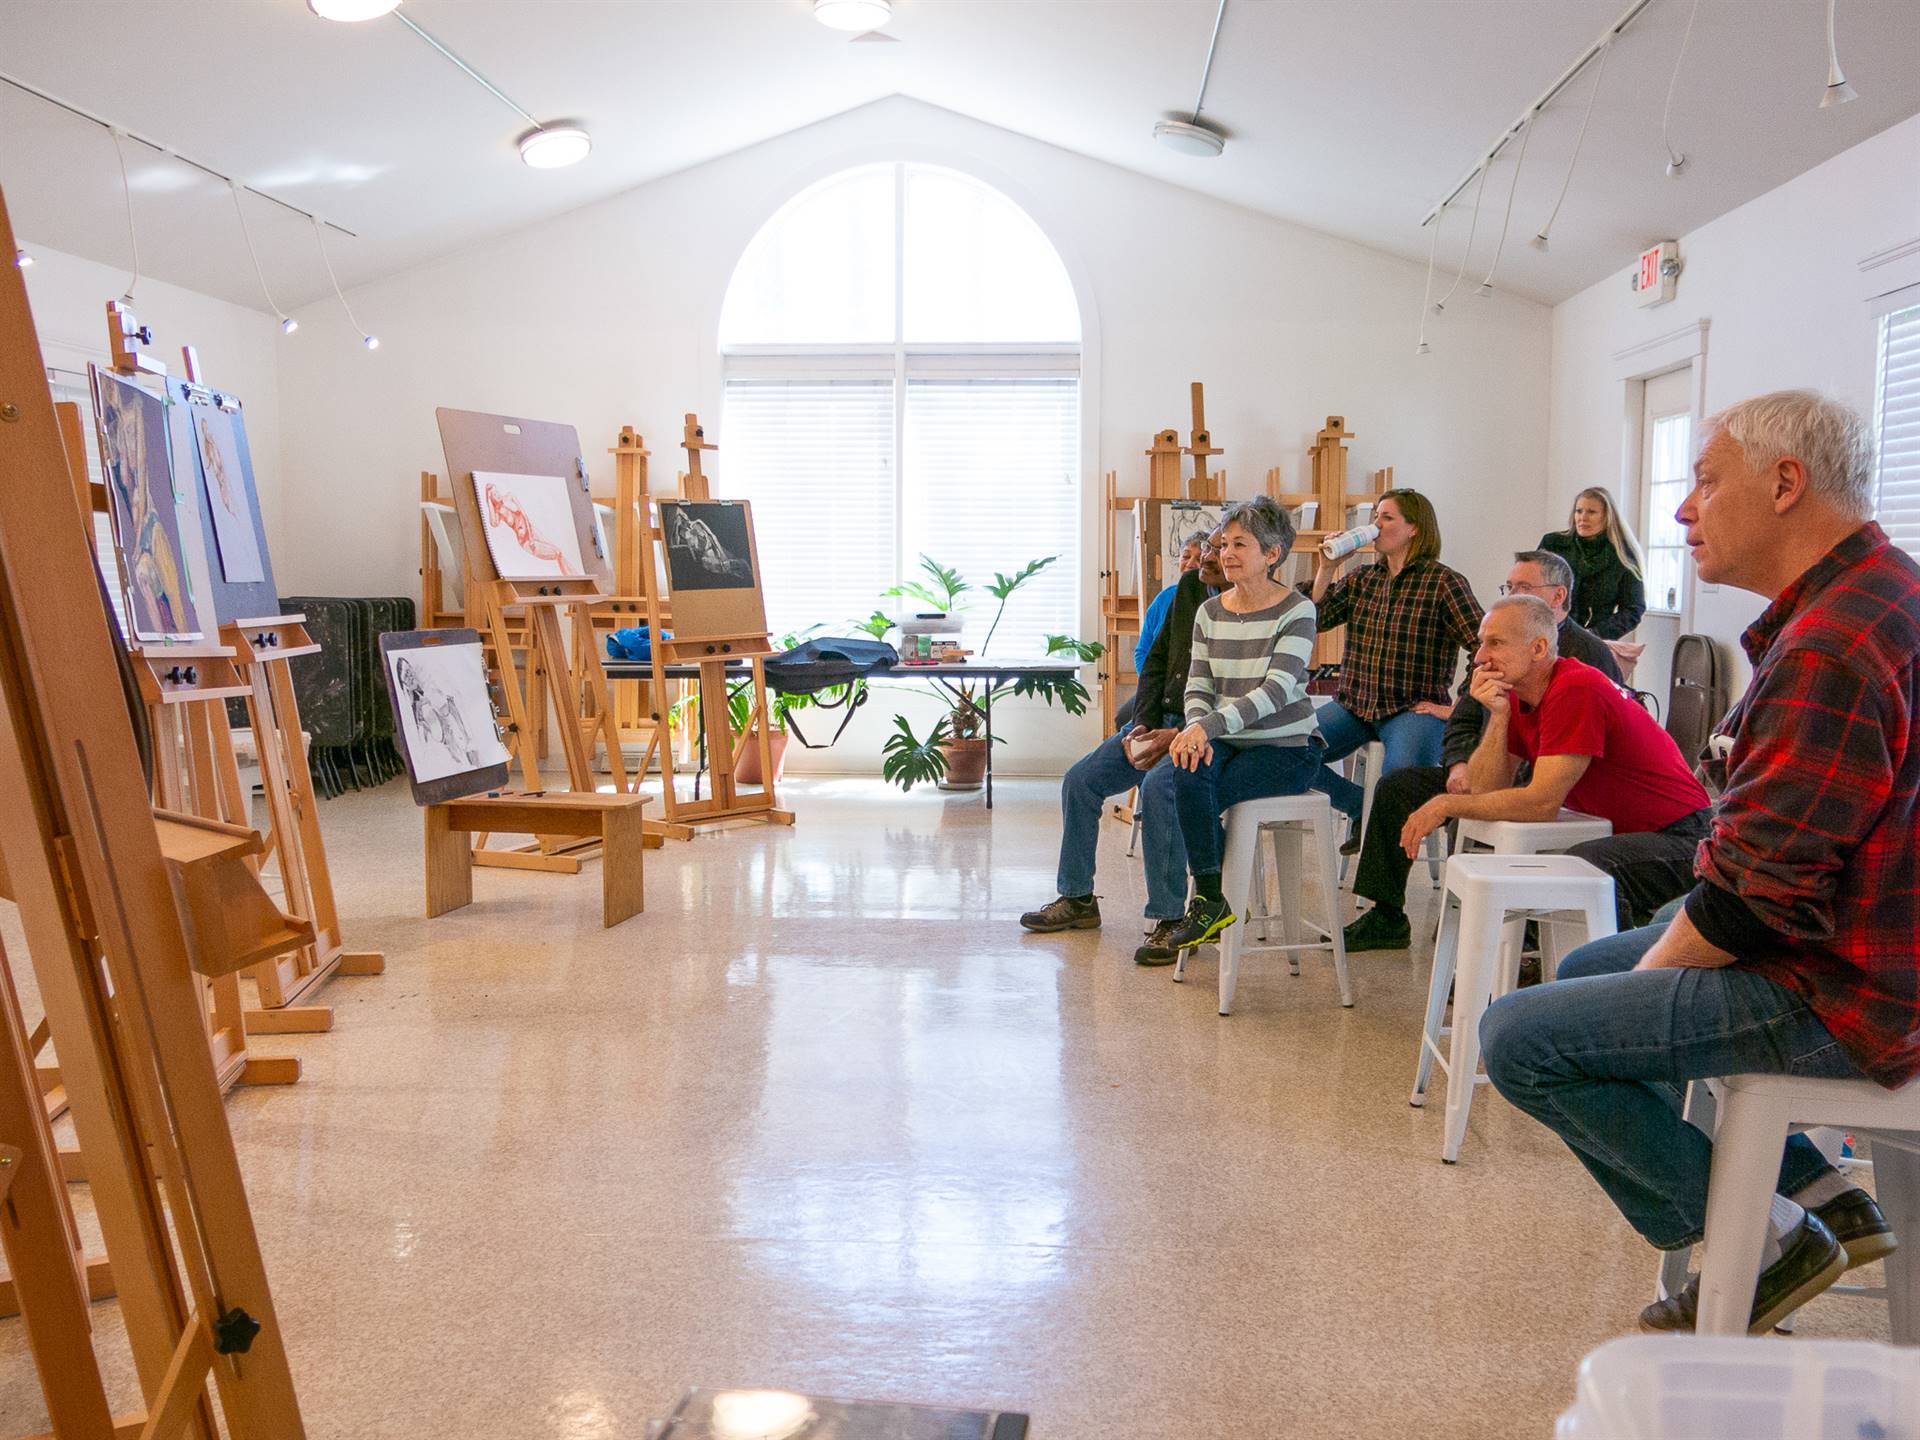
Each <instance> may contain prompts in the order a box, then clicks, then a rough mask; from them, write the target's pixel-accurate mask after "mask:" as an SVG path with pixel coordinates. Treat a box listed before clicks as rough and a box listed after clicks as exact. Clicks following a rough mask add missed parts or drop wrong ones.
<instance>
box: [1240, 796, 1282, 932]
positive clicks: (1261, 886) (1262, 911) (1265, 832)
mask: <svg viewBox="0 0 1920 1440" xmlns="http://www.w3.org/2000/svg"><path fill="white" fill-rule="evenodd" d="M1275 828H1276V827H1274V826H1271V825H1263V826H1261V827H1260V833H1259V834H1258V835H1256V836H1254V837H1253V883H1252V886H1251V888H1250V889H1249V890H1248V899H1247V908H1246V910H1245V911H1243V912H1242V913H1241V916H1240V918H1241V919H1242V920H1246V921H1251V922H1253V923H1254V924H1256V925H1257V926H1258V927H1259V939H1260V943H1261V944H1263V945H1264V944H1267V943H1268V942H1270V941H1271V940H1272V939H1273V907H1272V906H1271V905H1269V904H1268V903H1267V869H1268V866H1269V865H1271V866H1272V867H1273V868H1274V869H1276V870H1277V869H1278V868H1279V865H1280V856H1279V853H1278V851H1277V850H1275V851H1274V853H1273V854H1272V855H1271V856H1269V855H1268V851H1269V850H1271V849H1273V845H1274V842H1273V840H1272V838H1271V837H1272V834H1273V831H1274V829H1275ZM1280 898H1281V901H1282V902H1283V903H1284V902H1285V900H1286V891H1284V890H1282V891H1281V892H1280ZM1247 933H1248V934H1249V935H1251V934H1252V933H1253V932H1252V931H1248V932H1247Z"/></svg>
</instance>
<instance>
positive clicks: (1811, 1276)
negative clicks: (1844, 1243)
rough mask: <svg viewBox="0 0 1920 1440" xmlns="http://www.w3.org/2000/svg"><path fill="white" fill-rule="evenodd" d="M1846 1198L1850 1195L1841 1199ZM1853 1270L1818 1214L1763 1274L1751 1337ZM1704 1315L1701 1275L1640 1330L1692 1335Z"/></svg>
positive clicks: (1647, 1316)
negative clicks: (1701, 1296)
mask: <svg viewBox="0 0 1920 1440" xmlns="http://www.w3.org/2000/svg"><path fill="white" fill-rule="evenodd" d="M1837 1198H1844V1197H1837ZM1846 1268H1847V1252H1846V1251H1845V1250H1844V1249H1842V1248H1841V1245H1840V1242H1839V1241H1838V1240H1836V1239H1834V1238H1833V1232H1832V1231H1831V1230H1829V1229H1828V1228H1827V1227H1826V1223H1825V1222H1824V1221H1823V1220H1821V1218H1820V1216H1819V1215H1818V1214H1817V1213H1815V1212H1814V1211H1811V1210H1809V1211H1808V1212H1807V1216H1806V1218H1805V1219H1804V1220H1802V1221H1801V1222H1800V1224H1799V1225H1798V1226H1797V1227H1796V1228H1795V1229H1794V1232H1793V1233H1792V1234H1791V1235H1789V1236H1788V1237H1787V1238H1786V1242H1785V1244H1784V1246H1783V1247H1782V1249H1781V1252H1780V1258H1779V1259H1778V1260H1776V1261H1774V1262H1773V1264H1771V1265H1769V1266H1768V1267H1767V1268H1766V1269H1764V1270H1762V1271H1761V1272H1760V1280H1759V1283H1758V1284H1757V1285H1756V1286H1755V1287H1754V1292H1753V1313H1752V1314H1751V1315H1750V1316H1749V1317H1748V1319H1747V1333H1748V1334H1749V1335H1764V1334H1766V1333H1767V1332H1768V1331H1769V1330H1771V1329H1773V1327H1774V1326H1775V1325H1778V1324H1779V1323H1780V1322H1781V1321H1782V1320H1784V1319H1786V1318H1787V1316H1789V1315H1791V1314H1792V1313H1793V1312H1794V1311H1796V1310H1798V1309H1799V1308H1800V1307H1801V1306H1802V1305H1804V1304H1806V1303H1807V1302H1808V1301H1809V1300H1811V1299H1813V1297H1814V1296H1816V1295H1818V1294H1819V1293H1820V1292H1821V1291H1822V1290H1825V1289H1826V1288H1827V1287H1828V1286H1829V1285H1831V1284H1833V1282H1834V1281H1836V1280H1838V1279H1839V1278H1840V1276H1841V1273H1842V1272H1843V1271H1845V1270H1846ZM1699 1313H1700V1277H1699V1276H1698V1275H1689V1276H1688V1277H1687V1283H1686V1285H1685V1286H1683V1287H1682V1288H1681V1290H1680V1293H1679V1294H1677V1295H1669V1296H1668V1297H1667V1298H1666V1299H1664V1300H1656V1301H1654V1302H1653V1304H1651V1305H1649V1306H1647V1308H1646V1309H1644V1310H1642V1311H1641V1312H1640V1328H1641V1329H1642V1330H1644V1331H1646V1332H1647V1333H1648V1334H1650V1335H1666V1334H1679V1333H1689V1334H1690V1333H1691V1332H1692V1331H1693V1329H1694V1326H1695V1323H1696V1322H1697V1320H1698V1317H1699Z"/></svg>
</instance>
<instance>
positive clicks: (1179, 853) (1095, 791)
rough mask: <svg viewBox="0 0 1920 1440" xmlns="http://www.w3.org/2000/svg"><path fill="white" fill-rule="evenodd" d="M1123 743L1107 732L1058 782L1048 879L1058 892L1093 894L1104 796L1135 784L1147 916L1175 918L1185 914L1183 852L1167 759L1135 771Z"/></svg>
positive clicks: (1119, 793)
mask: <svg viewBox="0 0 1920 1440" xmlns="http://www.w3.org/2000/svg"><path fill="white" fill-rule="evenodd" d="M1124 745H1125V737H1124V736H1121V735H1109V736H1108V737H1107V738H1106V739H1105V740H1102V741H1101V742H1100V743H1099V744H1098V745H1096V746H1095V747H1094V748H1093V749H1092V750H1091V751H1089V752H1088V753H1087V754H1085V755H1083V756H1081V757H1080V759H1079V760H1077V761H1076V762H1074V766H1073V768H1072V769H1071V770H1069V771H1067V778H1066V779H1065V780H1063V781H1062V782H1061V783H1060V873H1059V875H1058V876H1057V877H1056V879H1055V881H1054V883H1055V884H1056V885H1057V886H1058V887H1059V890H1060V893H1061V894H1062V895H1091V894H1092V893H1093V863H1094V853H1095V851H1097V850H1098V849H1099V845H1100V812H1101V810H1102V809H1103V808H1104V807H1105V805H1106V803H1107V799H1108V797H1110V796H1113V795H1123V794H1125V793H1126V792H1127V791H1128V790H1131V789H1132V788H1133V787H1134V786H1136V785H1138V786H1139V787H1140V806H1141V809H1140V839H1141V842H1142V845H1143V847H1144V848H1145V850H1146V862H1147V919H1149V920H1178V919H1179V918H1180V917H1181V916H1182V915H1184V914H1186V913H1187V852H1186V847H1185V846H1183V845H1182V844H1181V843H1180V827H1179V825H1178V824H1177V823H1176V822H1175V819H1174V805H1173V764H1172V762H1171V761H1169V760H1167V759H1165V758H1164V757H1163V758H1162V759H1161V760H1160V763H1159V764H1157V765H1155V766H1154V767H1153V769H1151V770H1136V769H1134V766H1133V762H1132V761H1131V760H1129V759H1127V752H1126V750H1125V748H1124Z"/></svg>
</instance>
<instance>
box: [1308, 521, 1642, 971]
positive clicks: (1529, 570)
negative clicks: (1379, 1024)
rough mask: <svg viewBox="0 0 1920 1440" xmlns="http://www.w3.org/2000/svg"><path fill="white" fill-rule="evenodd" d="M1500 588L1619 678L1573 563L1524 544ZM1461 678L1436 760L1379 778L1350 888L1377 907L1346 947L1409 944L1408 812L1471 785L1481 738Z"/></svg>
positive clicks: (1349, 932) (1483, 717)
mask: <svg viewBox="0 0 1920 1440" xmlns="http://www.w3.org/2000/svg"><path fill="white" fill-rule="evenodd" d="M1500 593H1501V594H1502V595H1533V596H1536V597H1537V598H1539V599H1540V600H1543V601H1545V602H1546V604H1547V605H1548V606H1549V607H1550V608H1551V609H1552V610H1553V618H1554V619H1555V620H1557V621H1558V622H1559V624H1560V654H1562V655H1570V656H1572V657H1573V658H1574V659H1575V660H1582V661H1585V662H1586V663H1587V664H1589V665H1591V666H1593V668H1594V669H1596V670H1598V671H1600V672H1601V673H1602V674H1603V675H1605V676H1606V677H1607V678H1608V679H1609V680H1611V681H1613V682H1614V683H1615V684H1616V685H1617V684H1619V683H1620V663H1619V661H1617V660H1615V659H1614V655H1613V651H1611V650H1609V649H1608V648H1607V643H1606V641H1604V640H1602V639H1601V638H1600V637H1599V636H1597V635H1595V634H1594V633H1593V632H1592V631H1590V630H1586V629H1583V628H1581V627H1580V626H1579V625H1577V624H1575V623H1574V621H1573V620H1572V619H1571V618H1570V617H1569V616H1568V614H1567V604H1568V601H1569V599H1570V597H1571V596H1572V594H1573V567H1572V566H1570V565H1568V564H1567V562H1566V561H1565V560H1564V559H1562V558H1561V557H1560V556H1558V555H1555V554H1553V553H1551V552H1550V551H1546V550H1522V551H1521V552H1519V553H1518V554H1517V555H1515V556H1514V557H1513V568H1512V569H1511V570H1509V571H1508V572H1507V583H1506V584H1504V585H1502V586H1501V587H1500ZM1471 678H1472V677H1471V674H1469V676H1468V679H1467V680H1463V681H1461V682H1460V690H1459V698H1458V699H1457V700H1456V701H1455V703H1454V707H1453V718H1452V719H1450V720H1449V721H1448V722H1447V732H1446V736H1445V738H1444V739H1443V740H1442V741H1441V748H1440V756H1441V758H1440V763H1439V765H1437V766H1421V767H1412V768H1409V769H1406V770H1396V771H1394V772H1393V773H1392V774H1391V775H1388V776H1386V777H1385V778H1384V779H1382V780H1381V782H1380V788H1379V789H1377V790H1376V791H1374V795H1373V817H1372V820H1371V822H1370V823H1369V824H1368V826H1367V833H1366V836H1365V838H1364V839H1363V840H1362V842H1361V846H1360V868H1359V870H1358V872H1357V873H1356V874H1355V875H1354V877H1353V893H1354V894H1355V895H1359V896H1364V897H1365V898H1366V899H1368V900H1371V901H1373V909H1371V910H1369V911H1367V913H1366V914H1364V915H1362V916H1361V917H1360V918H1359V919H1358V920H1355V921H1354V922H1353V923H1352V924H1350V925H1348V926H1347V928H1346V936H1345V938H1346V943H1347V952H1348V953H1349V954H1352V953H1354V952H1356V951H1362V950H1404V949H1406V947H1407V946H1408V944H1409V943H1411V941H1412V938H1413V929H1412V926H1411V925H1410V924H1409V922H1408V920H1407V911H1406V903H1407V873H1408V871H1410V870H1411V869H1412V868H1413V861H1411V860H1409V859H1408V858H1407V855H1406V852H1405V851H1404V850H1402V849H1401V846H1400V832H1401V830H1402V829H1404V828H1405V826H1406V823H1407V818H1408V817H1409V816H1410V815H1412V814H1413V812H1414V811H1416V810H1418V809H1419V808H1420V807H1421V806H1422V805H1424V804H1426V803H1427V801H1429V800H1431V799H1433V797H1434V796H1436V795H1441V794H1447V793H1451V794H1455V795H1464V794H1466V793H1467V761H1468V760H1469V759H1471V758H1472V756H1473V752H1474V748H1475V747H1476V746H1477V745H1479V743H1480V735H1481V732H1482V731H1483V730H1485V728H1486V724H1487V712H1486V709H1485V707H1484V706H1482V705H1481V704H1480V702H1479V701H1478V700H1475V699H1474V698H1473V697H1472V696H1471V695H1469V694H1468V693H1467V686H1468V683H1469V682H1470V680H1471Z"/></svg>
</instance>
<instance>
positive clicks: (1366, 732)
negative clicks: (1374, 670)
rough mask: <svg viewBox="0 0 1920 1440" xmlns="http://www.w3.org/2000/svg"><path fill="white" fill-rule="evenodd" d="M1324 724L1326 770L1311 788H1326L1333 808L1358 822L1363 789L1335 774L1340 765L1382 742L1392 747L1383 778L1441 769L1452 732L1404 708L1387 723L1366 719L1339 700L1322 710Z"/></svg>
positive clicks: (1438, 720)
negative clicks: (1442, 753) (1409, 770)
mask: <svg viewBox="0 0 1920 1440" xmlns="http://www.w3.org/2000/svg"><path fill="white" fill-rule="evenodd" d="M1319 720H1320V738H1321V739H1323V740H1325V741H1326V742H1327V754H1326V762H1327V772H1326V774H1325V775H1323V776H1321V777H1320V778H1319V779H1317V780H1315V781H1314V782H1313V784H1311V785H1310V786H1308V787H1307V788H1308V789H1310V790H1324V791H1325V792H1326V794H1327V798H1328V799H1330V800H1332V801H1333V808H1334V809H1336V810H1338V811H1339V812H1340V813H1341V814H1342V815H1345V816H1347V817H1348V818H1349V819H1353V820H1358V819H1359V818H1360V800H1361V790H1360V787H1359V786H1358V785H1356V784H1354V783H1353V782H1352V781H1351V780H1349V779H1347V777H1346V776H1344V775H1340V774H1337V773H1335V771H1334V769H1333V767H1334V765H1335V764H1336V763H1337V762H1339V761H1341V760H1344V759H1346V758H1347V756H1349V755H1351V754H1352V753H1353V752H1354V751H1356V750H1358V749H1359V748H1360V747H1361V746H1362V745H1365V744H1367V743H1368V742H1370V741H1373V740H1378V741H1380V742H1381V743H1382V744H1384V745H1385V746H1386V747H1387V761H1386V764H1384V765H1382V766H1381V767H1380V775H1383V776H1384V775H1391V774H1392V773H1393V772H1394V771H1396V770H1405V769H1407V768H1408V767H1409V766H1413V765H1438V764H1439V763H1440V742H1441V739H1442V737H1444V736H1445V735H1446V733H1447V722H1446V721H1444V720H1442V719H1441V718H1440V717H1439V716H1438V715H1416V714H1414V713H1413V711H1411V710H1402V711H1401V712H1400V713H1399V714H1398V715H1389V716H1388V717H1387V718H1386V719H1384V720H1362V719H1361V718H1360V717H1359V716H1358V715H1355V714H1354V713H1353V712H1352V711H1351V710H1349V709H1347V707H1346V706H1344V705H1342V704H1341V703H1340V702H1339V701H1338V700H1332V701H1329V702H1328V703H1327V704H1325V705H1322V706H1321V707H1320V710H1319ZM1378 778H1379V777H1378V776H1376V777H1375V779H1376V781H1377V780H1378Z"/></svg>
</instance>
